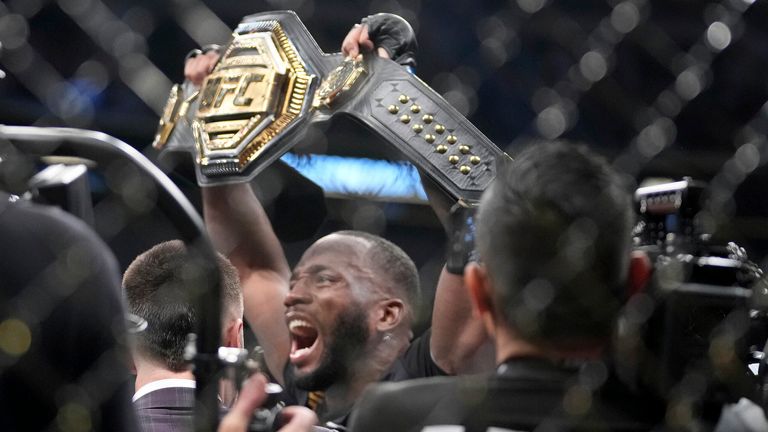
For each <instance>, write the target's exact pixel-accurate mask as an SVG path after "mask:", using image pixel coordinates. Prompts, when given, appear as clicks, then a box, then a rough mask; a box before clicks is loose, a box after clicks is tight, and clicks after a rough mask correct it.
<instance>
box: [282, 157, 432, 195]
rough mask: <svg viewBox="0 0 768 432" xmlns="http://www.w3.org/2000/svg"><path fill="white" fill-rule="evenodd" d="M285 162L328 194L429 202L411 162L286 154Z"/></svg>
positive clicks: (283, 158)
mask: <svg viewBox="0 0 768 432" xmlns="http://www.w3.org/2000/svg"><path fill="white" fill-rule="evenodd" d="M282 161H283V162H285V163H286V164H288V165H290V166H291V167H293V168H294V169H296V170H297V171H299V172H300V173H301V174H302V175H303V176H304V177H306V178H308V179H310V180H312V181H313V182H315V183H317V185H319V186H320V187H322V188H323V189H324V190H325V192H326V193H330V194H340V195H351V196H364V197H369V198H383V199H387V200H404V201H414V200H415V201H426V200H427V194H426V193H425V192H424V188H423V187H422V186H421V180H420V179H419V173H418V171H417V170H416V168H415V167H414V166H413V165H411V164H410V163H408V162H390V161H385V160H376V159H365V158H351V157H343V156H329V155H315V154H313V155H309V156H298V155H295V154H293V153H286V154H285V155H283V157H282Z"/></svg>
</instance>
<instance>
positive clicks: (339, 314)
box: [185, 14, 492, 430]
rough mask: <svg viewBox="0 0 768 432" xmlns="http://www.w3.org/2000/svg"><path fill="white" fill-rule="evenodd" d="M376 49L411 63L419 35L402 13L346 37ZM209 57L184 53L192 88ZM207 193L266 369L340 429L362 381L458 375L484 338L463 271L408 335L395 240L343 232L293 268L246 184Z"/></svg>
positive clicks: (354, 50)
mask: <svg viewBox="0 0 768 432" xmlns="http://www.w3.org/2000/svg"><path fill="white" fill-rule="evenodd" d="M369 30H370V33H369ZM374 41H376V44H374ZM374 45H376V46H374ZM374 49H377V52H378V54H379V55H381V56H385V57H390V58H393V59H395V60H396V61H398V62H399V63H401V64H404V65H407V66H413V65H415V60H414V57H413V56H414V54H415V49H416V42H415V36H414V34H413V30H412V29H411V27H410V25H408V23H407V22H405V21H404V20H402V18H399V17H394V18H393V16H392V15H388V14H377V15H373V16H371V17H368V18H367V19H365V20H363V23H362V24H360V25H356V26H355V27H353V28H352V30H351V31H350V32H349V34H348V35H347V36H346V38H345V39H344V42H343V44H342V52H343V53H344V54H346V55H347V56H351V57H354V56H356V55H358V53H359V52H360V51H372V50H374ZM216 60H217V54H216V53H215V52H208V53H205V54H201V55H198V56H197V57H194V58H192V59H190V60H188V61H187V64H186V65H185V76H186V77H187V79H189V80H191V81H192V82H193V83H196V84H197V85H199V84H200V83H201V82H202V80H203V78H204V77H205V76H206V75H207V73H209V72H210V70H211V69H212V67H213V65H214V64H215V61H216ZM425 186H426V187H427V190H428V193H430V202H431V203H432V204H433V208H435V210H436V211H437V212H438V216H446V215H447V211H445V209H447V208H448V207H449V204H450V203H446V201H447V199H446V198H445V197H444V196H442V195H440V194H439V193H437V194H435V190H434V189H432V188H431V187H429V185H427V184H425ZM202 195H203V209H204V216H205V220H206V225H207V227H208V230H209V233H210V235H211V238H212V240H213V242H214V244H215V245H216V247H217V249H218V250H219V251H221V252H222V253H224V254H225V255H227V256H228V258H229V259H230V261H231V262H232V264H233V265H234V266H235V267H236V268H237V269H238V272H239V276H240V280H241V284H242V287H243V294H244V300H245V317H246V319H247V320H248V323H249V324H250V326H251V328H252V329H253V331H254V333H255V334H256V337H257V338H258V341H259V344H260V345H261V346H262V348H263V349H264V354H265V360H266V363H267V367H268V368H269V371H270V372H271V373H272V375H273V376H274V377H275V378H276V379H277V381H278V382H280V384H282V385H283V386H284V388H285V389H286V392H287V393H288V394H289V395H290V396H291V397H292V398H293V399H294V400H293V401H294V403H296V404H299V405H306V406H309V407H310V408H313V409H314V410H315V411H316V412H317V413H318V415H319V417H320V418H321V420H322V421H324V422H325V425H326V426H329V427H333V428H335V429H338V430H344V424H345V423H346V419H347V417H348V415H349V413H350V411H351V409H352V406H353V405H354V402H355V401H356V399H357V398H358V397H359V395H360V394H361V393H362V391H363V390H364V389H365V387H366V386H368V385H369V384H371V383H374V382H378V381H399V380H404V379H410V378H417V377H427V376H434V375H442V374H446V373H448V374H453V373H457V372H461V371H462V367H463V366H464V365H467V364H471V362H470V359H472V358H473V357H472V356H473V355H474V353H476V352H477V351H478V348H479V347H480V346H481V345H482V344H483V343H484V342H485V340H486V337H485V334H484V332H483V329H482V325H481V324H480V323H479V322H476V321H472V320H471V310H470V307H469V304H470V302H469V299H468V296H467V294H466V292H465V290H464V289H463V286H462V279H461V276H459V275H454V274H450V273H448V272H446V271H445V270H444V271H443V273H442V274H441V277H440V280H439V282H438V288H437V292H436V297H435V305H434V312H433V320H432V328H431V330H430V331H427V332H426V333H425V334H423V335H422V336H420V337H419V338H417V339H415V340H413V341H411V339H412V338H413V333H412V331H411V325H412V323H413V321H414V311H415V307H416V305H417V303H418V299H419V279H418V273H417V270H416V267H415V265H414V264H413V261H412V260H411V259H410V258H409V257H408V256H407V254H405V252H403V251H402V250H401V249H400V248H399V247H397V246H395V245H394V244H392V243H391V242H389V241H387V240H385V239H383V238H381V237H378V236H375V235H372V234H367V233H363V232H357V231H340V232H336V233H333V234H331V235H328V236H326V237H323V238H321V239H320V240H318V241H317V242H315V243H314V244H313V245H312V246H311V247H310V248H309V249H308V250H307V251H306V252H305V253H304V255H303V256H302V258H301V260H300V261H299V263H298V264H297V265H296V267H295V268H294V270H293V272H290V271H289V267H288V263H287V260H286V258H285V255H284V253H283V250H282V246H281V245H280V242H279V241H278V239H277V237H276V235H275V233H274V231H273V229H272V226H271V224H270V222H269V220H268V218H267V216H266V214H265V212H264V210H263V208H262V206H261V204H260V203H259V202H258V200H257V199H256V197H255V196H254V194H253V192H252V190H251V188H250V186H249V185H248V184H236V185H226V186H216V187H207V188H203V191H202ZM489 358H490V359H492V356H490V357H489Z"/></svg>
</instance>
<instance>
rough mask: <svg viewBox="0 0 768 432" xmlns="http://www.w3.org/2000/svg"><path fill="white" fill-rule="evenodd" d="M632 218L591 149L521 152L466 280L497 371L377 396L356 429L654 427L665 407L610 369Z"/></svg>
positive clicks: (485, 222) (484, 222)
mask: <svg viewBox="0 0 768 432" xmlns="http://www.w3.org/2000/svg"><path fill="white" fill-rule="evenodd" d="M633 218H634V215H633V209H632V205H631V199H630V195H629V193H628V190H626V189H625V187H624V186H623V185H622V183H621V181H620V179H619V176H618V175H617V174H616V173H615V172H614V171H613V169H612V168H611V167H610V166H609V165H608V164H607V163H606V162H605V161H604V160H602V159H601V158H598V157H596V156H595V155H594V154H592V153H591V152H589V151H588V150H587V149H585V148H583V147H581V146H576V145H573V144H569V143H564V142H542V143H536V145H535V146H532V147H531V148H529V149H528V150H527V151H525V152H523V153H521V154H520V155H519V157H518V158H517V159H515V160H514V161H513V162H511V163H510V164H509V166H507V167H506V169H505V170H503V171H502V172H501V173H500V174H499V176H498V177H497V178H496V181H495V183H494V185H493V186H492V187H491V188H490V189H489V190H488V191H486V193H485V194H484V196H483V199H482V201H481V204H480V208H479V220H478V225H477V249H478V253H479V258H480V262H479V263H471V264H469V265H468V266H467V267H466V269H465V272H464V279H465V285H466V286H467V288H468V290H469V292H470V296H471V299H472V304H473V306H474V309H475V311H476V313H477V315H478V316H479V317H480V319H481V320H482V322H483V324H484V325H485V328H486V330H487V332H488V334H489V335H490V336H491V338H492V339H493V340H494V343H495V346H496V361H497V365H498V368H497V370H496V373H494V374H492V375H490V376H482V377H477V376H475V377H459V378H436V379H423V380H417V381H409V382H405V383H395V384H383V385H380V386H377V387H375V388H372V389H371V390H369V391H368V392H367V393H366V394H365V395H364V397H363V399H362V400H361V402H360V403H359V405H358V410H357V411H356V413H355V415H354V416H353V418H352V422H351V429H352V430H355V431H361V432H363V431H364V432H375V431H393V430H397V431H421V430H424V428H425V427H427V426H430V425H457V426H459V425H460V426H463V427H464V429H461V430H467V431H473V432H474V431H477V432H482V431H486V430H490V429H489V428H503V429H504V430H534V429H536V430H539V429H538V428H543V429H546V430H648V429H650V428H651V427H652V426H653V425H654V424H655V423H657V422H659V421H660V419H661V418H662V417H663V409H662V408H663V405H660V404H657V403H656V402H655V401H654V400H652V399H651V398H643V397H640V396H638V395H635V394H632V393H630V392H629V391H627V390H626V389H625V388H624V387H623V386H621V385H619V384H618V383H617V382H616V380H614V379H612V378H611V374H610V373H609V369H608V366H607V365H606V364H605V363H604V362H603V360H602V359H603V358H604V350H605V348H606V346H607V343H608V340H609V338H610V334H611V329H612V324H613V321H614V318H615V316H616V314H617V312H618V310H619V308H620V306H621V301H622V299H623V295H624V291H625V288H624V287H625V284H626V278H627V270H628V269H629V268H630V246H631V245H630V237H631V236H630V233H631V229H632V223H633ZM632 262H634V261H632Z"/></svg>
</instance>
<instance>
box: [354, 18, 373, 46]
mask: <svg viewBox="0 0 768 432" xmlns="http://www.w3.org/2000/svg"><path fill="white" fill-rule="evenodd" d="M360 28H361V30H360V35H359V37H358V39H357V43H358V45H359V46H360V50H362V51H365V52H368V51H371V50H373V41H372V40H371V36H370V35H369V34H368V26H367V25H366V24H361V25H360Z"/></svg>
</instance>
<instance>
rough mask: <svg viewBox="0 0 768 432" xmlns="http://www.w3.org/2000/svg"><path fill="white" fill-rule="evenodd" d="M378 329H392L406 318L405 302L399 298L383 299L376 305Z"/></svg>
mask: <svg viewBox="0 0 768 432" xmlns="http://www.w3.org/2000/svg"><path fill="white" fill-rule="evenodd" d="M376 308H377V310H376V312H377V313H376V330H378V331H380V332H387V331H391V330H393V329H394V328H396V327H397V326H398V325H399V324H400V323H401V322H402V321H403V319H404V318H405V303H404V302H403V301H402V300H400V299H398V298H389V299H386V300H381V301H380V302H379V303H378V304H377V305H376Z"/></svg>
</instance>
